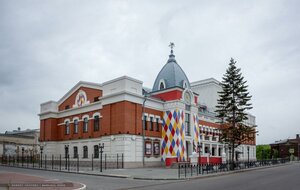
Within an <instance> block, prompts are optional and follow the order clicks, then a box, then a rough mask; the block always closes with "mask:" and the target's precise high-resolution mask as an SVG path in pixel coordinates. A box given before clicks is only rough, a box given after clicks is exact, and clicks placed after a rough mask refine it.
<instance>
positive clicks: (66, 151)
mask: <svg viewBox="0 0 300 190" xmlns="http://www.w3.org/2000/svg"><path fill="white" fill-rule="evenodd" d="M68 154H69V145H65V159H66V161H65V169H66V170H67V169H68V168H67V163H68Z"/></svg>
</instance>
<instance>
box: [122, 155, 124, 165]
mask: <svg viewBox="0 0 300 190" xmlns="http://www.w3.org/2000/svg"><path fill="white" fill-rule="evenodd" d="M122 168H124V154H123V153H122Z"/></svg>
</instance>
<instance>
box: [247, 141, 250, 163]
mask: <svg viewBox="0 0 300 190" xmlns="http://www.w3.org/2000/svg"><path fill="white" fill-rule="evenodd" d="M249 149H250V147H249V146H247V153H248V166H249Z"/></svg>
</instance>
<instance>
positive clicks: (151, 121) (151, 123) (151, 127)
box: [150, 117, 153, 131]
mask: <svg viewBox="0 0 300 190" xmlns="http://www.w3.org/2000/svg"><path fill="white" fill-rule="evenodd" d="M150 131H153V117H150Z"/></svg>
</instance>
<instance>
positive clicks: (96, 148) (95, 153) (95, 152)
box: [94, 145, 99, 158]
mask: <svg viewBox="0 0 300 190" xmlns="http://www.w3.org/2000/svg"><path fill="white" fill-rule="evenodd" d="M94 158H99V146H98V145H95V146H94Z"/></svg>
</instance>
